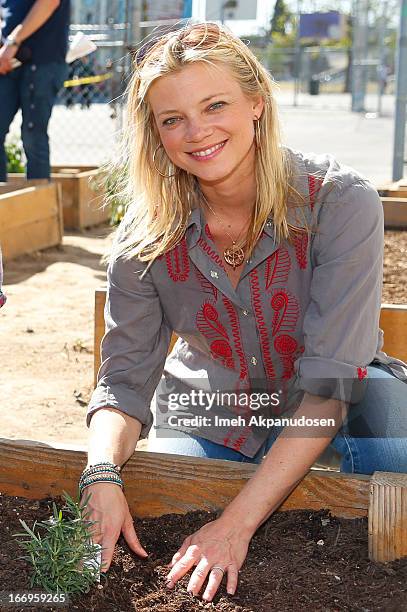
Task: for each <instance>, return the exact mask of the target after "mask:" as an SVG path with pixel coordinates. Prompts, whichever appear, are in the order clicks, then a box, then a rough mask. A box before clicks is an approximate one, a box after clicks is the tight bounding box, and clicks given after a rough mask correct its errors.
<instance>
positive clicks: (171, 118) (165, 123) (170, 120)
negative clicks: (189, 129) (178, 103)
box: [163, 117, 178, 125]
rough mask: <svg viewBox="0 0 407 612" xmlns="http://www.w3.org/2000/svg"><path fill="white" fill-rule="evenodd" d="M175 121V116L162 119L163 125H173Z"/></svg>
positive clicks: (176, 119)
mask: <svg viewBox="0 0 407 612" xmlns="http://www.w3.org/2000/svg"><path fill="white" fill-rule="evenodd" d="M177 121H178V118H177V117H170V118H169V119H166V120H165V121H163V125H174V124H175V123H176V122H177Z"/></svg>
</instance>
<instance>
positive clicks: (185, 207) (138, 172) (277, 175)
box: [113, 22, 292, 261]
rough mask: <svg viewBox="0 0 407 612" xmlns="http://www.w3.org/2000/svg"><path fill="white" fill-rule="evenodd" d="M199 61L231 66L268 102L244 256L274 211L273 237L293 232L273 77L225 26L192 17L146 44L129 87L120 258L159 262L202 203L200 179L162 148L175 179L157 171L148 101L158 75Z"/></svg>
mask: <svg viewBox="0 0 407 612" xmlns="http://www.w3.org/2000/svg"><path fill="white" fill-rule="evenodd" d="M194 62H210V63H211V64H216V65H224V66H227V67H228V68H229V70H231V71H232V73H233V75H234V76H235V78H236V80H237V82H238V83H239V84H240V87H241V88H242V91H243V93H244V94H246V95H247V96H248V97H254V96H259V95H260V96H262V98H263V100H264V103H265V104H264V110H263V112H262V114H261V117H260V119H259V121H258V146H257V148H256V184H257V199H256V203H255V206H254V209H253V215H252V220H251V223H250V225H249V228H248V233H247V241H246V246H245V251H246V254H247V255H250V253H251V252H252V250H253V248H254V246H255V244H256V242H257V241H258V239H259V237H260V235H261V233H262V230H263V227H264V224H265V223H266V221H267V219H268V217H270V216H272V218H273V222H274V227H275V234H276V239H277V240H281V239H284V238H289V236H290V227H289V225H288V223H287V218H286V217H287V201H288V196H289V192H290V191H292V188H291V187H290V172H291V170H290V166H289V160H288V156H287V153H286V152H285V149H284V148H283V147H282V146H281V137H280V126H279V120H278V113H277V106H276V102H275V99H274V88H275V83H274V81H273V79H272V77H271V76H270V74H269V73H268V72H267V70H266V69H265V68H264V67H263V66H262V65H261V63H260V62H259V61H258V60H257V58H256V57H255V55H254V54H253V53H252V52H251V51H250V49H248V47H247V45H246V44H245V43H244V42H242V41H241V40H240V39H239V38H237V37H236V36H234V35H233V34H232V33H231V32H230V31H228V30H227V29H226V28H225V27H223V26H220V25H217V24H216V23H211V22H202V23H192V24H191V23H190V24H187V25H186V26H185V27H183V28H182V29H179V30H176V31H172V32H169V33H166V34H164V35H163V36H161V37H160V38H159V39H158V40H156V41H155V42H154V43H153V44H151V42H150V44H149V45H148V46H145V47H141V49H140V50H139V52H138V54H137V55H136V58H135V68H134V73H133V75H132V78H131V80H130V83H129V85H128V89H127V120H126V121H127V125H126V126H125V129H124V133H125V142H124V151H125V158H126V166H127V167H126V173H125V175H126V185H125V196H126V199H127V201H128V205H127V210H126V214H125V216H124V219H123V221H122V224H121V227H120V230H119V236H120V238H117V239H116V241H115V246H114V249H113V252H114V255H115V256H124V257H125V258H130V257H134V256H136V257H138V258H139V259H140V260H141V261H151V260H154V259H155V258H157V257H159V256H160V255H162V254H163V253H165V252H167V251H168V250H169V249H171V248H172V247H173V246H175V244H177V242H179V241H180V240H181V238H182V237H183V235H184V233H185V228H186V225H187V221H188V216H189V213H190V211H191V209H192V208H193V207H194V206H196V205H198V206H199V205H200V202H199V196H198V190H197V180H196V177H195V176H193V175H191V174H189V173H188V172H186V171H185V170H183V169H182V168H177V167H175V166H174V165H173V164H172V162H171V160H170V159H169V158H168V157H167V155H166V154H165V152H163V154H162V155H160V160H159V169H160V171H161V173H162V174H164V175H167V176H169V177H170V178H164V177H163V176H160V174H159V173H158V172H157V169H156V166H155V165H154V160H153V155H154V151H155V150H156V149H157V147H158V146H159V145H160V144H161V142H160V138H159V135H158V131H157V129H156V127H155V123H154V117H153V114H152V110H151V108H150V105H149V103H148V100H147V94H148V91H149V88H150V86H151V85H152V84H153V83H154V81H156V80H157V79H159V78H160V77H162V76H164V75H168V74H171V73H174V72H176V71H179V70H180V69H182V67H184V66H187V65H190V64H192V63H194ZM160 151H161V149H160ZM156 163H157V161H156Z"/></svg>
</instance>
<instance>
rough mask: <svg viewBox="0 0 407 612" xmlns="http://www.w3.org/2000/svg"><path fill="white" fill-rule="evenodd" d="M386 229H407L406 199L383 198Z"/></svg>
mask: <svg viewBox="0 0 407 612" xmlns="http://www.w3.org/2000/svg"><path fill="white" fill-rule="evenodd" d="M382 204H383V213H384V227H385V228H386V229H407V191H406V197H405V198H400V197H383V198H382Z"/></svg>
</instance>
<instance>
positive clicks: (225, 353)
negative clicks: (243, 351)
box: [210, 340, 235, 370]
mask: <svg viewBox="0 0 407 612" xmlns="http://www.w3.org/2000/svg"><path fill="white" fill-rule="evenodd" d="M210 348H211V354H212V357H214V358H215V359H220V360H221V361H222V362H223V365H225V366H226V367H227V368H231V369H232V370H233V369H234V367H235V362H234V359H233V353H232V349H231V347H230V344H229V342H227V340H214V341H213V342H211V346H210Z"/></svg>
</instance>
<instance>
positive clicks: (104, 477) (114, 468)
mask: <svg viewBox="0 0 407 612" xmlns="http://www.w3.org/2000/svg"><path fill="white" fill-rule="evenodd" d="M95 482H113V483H114V484H117V485H119V486H120V488H121V489H123V480H122V479H121V477H120V466H119V465H116V464H113V463H110V461H104V462H100V463H95V464H94V465H90V466H89V467H88V468H85V469H84V470H83V472H82V474H81V477H80V479H79V492H80V494H81V495H82V492H83V490H84V489H85V488H86V487H88V486H89V485H91V484H93V483H95Z"/></svg>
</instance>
